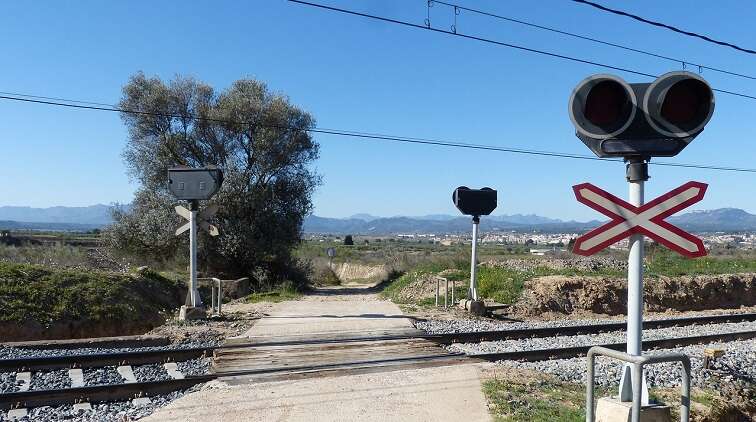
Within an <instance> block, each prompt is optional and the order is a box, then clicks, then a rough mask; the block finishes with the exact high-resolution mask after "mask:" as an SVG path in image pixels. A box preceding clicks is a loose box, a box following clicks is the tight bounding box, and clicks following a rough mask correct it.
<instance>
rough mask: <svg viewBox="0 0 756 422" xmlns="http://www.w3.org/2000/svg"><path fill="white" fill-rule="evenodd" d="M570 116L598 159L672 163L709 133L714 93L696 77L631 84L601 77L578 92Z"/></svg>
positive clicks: (580, 86) (681, 75)
mask: <svg viewBox="0 0 756 422" xmlns="http://www.w3.org/2000/svg"><path fill="white" fill-rule="evenodd" d="M568 112H569V116H570V119H571V120H572V123H573V125H575V129H576V134H577V137H578V138H580V140H581V141H582V142H583V143H584V144H585V145H586V146H587V147H588V148H590V149H591V151H593V152H594V153H595V154H596V155H597V156H599V157H624V158H629V157H640V158H643V159H646V160H647V159H650V158H651V157H672V156H675V155H677V154H678V153H679V152H680V151H682V150H683V148H685V147H686V146H688V144H689V143H690V142H691V141H693V139H694V138H695V137H696V136H698V135H699V134H700V133H701V132H702V131H703V130H704V126H706V123H708V122H709V120H710V119H711V116H712V113H714V93H713V91H712V89H711V87H710V86H709V84H708V83H707V82H706V81H705V80H704V79H703V78H702V77H700V76H699V75H697V74H695V73H691V72H682V71H679V72H670V73H666V74H664V75H662V76H660V77H659V78H657V79H656V80H655V81H653V82H651V83H632V84H629V83H627V82H625V81H624V80H623V79H622V78H620V77H618V76H615V75H607V74H598V75H592V76H589V77H588V78H586V79H584V80H583V81H581V82H580V83H579V84H578V85H577V87H575V89H574V90H573V91H572V95H571V96H570V101H569V107H568Z"/></svg>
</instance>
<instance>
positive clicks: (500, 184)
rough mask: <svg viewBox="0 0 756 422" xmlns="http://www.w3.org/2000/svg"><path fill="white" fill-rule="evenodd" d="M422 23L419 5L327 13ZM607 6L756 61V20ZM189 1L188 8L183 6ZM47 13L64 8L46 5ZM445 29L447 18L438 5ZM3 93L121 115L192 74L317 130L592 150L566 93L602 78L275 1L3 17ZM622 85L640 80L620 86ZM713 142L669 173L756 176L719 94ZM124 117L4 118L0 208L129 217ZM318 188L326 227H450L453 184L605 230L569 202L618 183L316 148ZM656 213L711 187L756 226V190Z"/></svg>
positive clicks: (28, 10) (548, 165) (643, 42)
mask: <svg viewBox="0 0 756 422" xmlns="http://www.w3.org/2000/svg"><path fill="white" fill-rule="evenodd" d="M321 1H322V3H324V4H331V5H337V6H341V7H347V8H351V9H355V10H359V11H363V12H368V13H373V14H380V15H383V16H390V17H394V18H397V19H403V20H409V21H412V22H416V23H420V24H422V22H423V20H424V18H425V13H426V7H425V1H424V0H361V1H356V0H354V1H347V0H321ZM459 1H460V4H462V5H464V6H468V7H473V8H479V9H484V10H490V11H492V12H495V13H498V14H502V15H506V16H511V17H514V18H519V19H523V20H528V21H531V22H534V23H538V24H542V25H548V26H554V27H557V28H560V29H563V30H567V31H573V32H578V33H582V34H586V35H589V36H593V37H597V38H601V39H605V40H608V41H613V42H617V43H623V44H628V45H631V46H634V47H637V48H641V49H647V50H652V51H656V52H660V53H664V54H668V55H672V56H679V57H682V58H685V59H687V60H689V61H694V62H696V61H697V62H701V63H703V64H707V65H711V66H715V67H721V68H726V69H733V70H736V71H738V72H741V73H747V74H752V75H756V56H753V55H748V54H744V53H739V52H736V51H734V50H730V49H727V48H724V47H717V46H714V45H711V44H708V43H705V42H703V41H700V40H695V39H691V38H688V37H684V36H682V35H678V34H674V33H671V32H668V31H664V30H661V29H657V28H653V27H650V26H647V25H643V24H640V23H638V22H634V21H630V20H628V19H626V18H621V17H618V16H612V15H608V14H605V13H601V12H598V11H596V10H594V9H592V8H589V7H587V6H582V5H579V4H576V3H573V2H571V1H568V0H548V1H541V2H533V1H526V0H512V1H506V2H501V1H482V0H481V1H472V0H468V1H464V0H459ZM603 3H604V4H606V5H609V6H614V7H617V8H621V9H627V10H629V11H632V12H635V13H638V14H640V15H643V16H647V17H649V18H653V19H657V20H661V21H664V22H668V23H670V24H674V25H677V26H680V27H683V28H689V29H694V30H697V31H699V32H704V33H707V34H709V35H711V36H713V37H715V38H721V39H724V40H728V41H731V42H734V43H736V44H742V45H744V46H745V47H750V48H754V47H756V41H754V37H753V27H752V25H751V22H752V21H753V18H754V16H756V3H751V2H736V1H718V2H697V3H696V7H695V8H694V7H690V6H689V5H690V3H689V2H686V1H682V0H674V1H673V0H670V1H665V2H658V1H648V0H642V1H635V2H632V3H629V2H620V1H609V0H604V1H603ZM187 4H188V6H187ZM53 5H55V6H56V7H53ZM431 13H432V15H431V21H432V23H433V25H434V26H438V27H443V28H447V27H448V26H449V25H451V23H452V16H453V15H452V12H451V10H450V9H448V8H444V7H442V6H440V5H436V6H435V7H434V8H433V9H432V10H431ZM0 14H2V16H4V17H5V19H3V25H2V26H0V39H2V40H3V41H4V42H3V43H2V44H0V55H1V56H2V57H3V58H4V60H3V64H2V66H0V91H9V92H21V93H27V94H36V95H46V96H54V97H63V98H73V99H80V100H89V101H98V102H105V103H114V102H116V101H117V100H118V99H119V98H120V94H121V91H120V90H121V86H122V85H123V84H124V83H125V82H126V81H127V79H128V77H129V76H130V75H132V74H133V73H134V72H137V71H139V70H142V71H144V72H145V73H146V74H148V75H158V76H160V77H161V78H164V79H170V78H171V77H173V76H174V75H175V74H184V75H192V76H195V77H197V78H198V79H201V80H203V81H206V82H207V83H209V84H211V85H213V86H215V87H216V88H221V89H222V88H224V87H227V86H228V85H230V84H231V83H232V82H233V81H234V80H235V79H238V78H241V77H248V76H251V77H255V78H258V79H260V80H263V81H266V82H267V83H268V84H269V86H270V88H271V89H273V90H276V91H281V92H284V93H286V94H288V95H289V96H290V99H291V101H292V102H294V103H296V104H298V105H300V106H301V107H303V108H304V109H306V110H308V111H310V112H311V113H312V114H313V115H314V116H315V117H316V119H317V121H318V125H319V126H321V127H326V128H338V129H350V130H358V131H365V132H379V133H389V134H397V135H407V136H417V137H429V138H441V139H447V140H458V141H462V142H470V143H479V144H492V145H498V146H508V147H522V148H532V149H540V150H551V151H561V152H569V153H577V154H590V152H589V151H588V150H587V149H586V148H585V147H584V146H583V145H582V143H580V142H579V141H578V140H577V138H575V136H574V130H573V127H572V125H571V124H570V121H569V118H568V117H567V112H566V108H567V107H566V104H567V99H568V96H569V94H570V92H571V90H572V88H573V87H574V86H575V84H576V83H577V82H579V81H580V80H581V79H583V78H584V77H585V76H587V75H589V74H592V73H600V72H604V71H605V70H602V69H600V68H596V67H593V66H589V65H584V64H577V63H571V62H565V61H561V60H556V59H552V58H548V57H542V56H538V55H533V54H530V53H525V52H520V51H516V50H511V49H506V48H500V47H494V46H490V45H486V44H483V43H479V42H475V41H469V40H464V39H459V38H454V37H449V36H446V35H438V34H434V33H431V32H429V31H424V30H418V29H411V28H403V27H399V26H396V25H392V24H388V23H379V22H374V21H370V20H366V19H362V18H357V17H352V16H344V15H339V14H334V13H330V12H325V11H321V10H315V9H312V8H308V7H304V6H301V5H297V4H292V3H288V2H286V1H283V0H256V1H250V2H231V1H215V2H210V1H193V2H190V3H187V2H180V1H161V2H148V1H130V2H125V1H123V2H100V1H76V2H65V3H63V2H61V3H58V2H55V3H53V2H3V3H2V4H0ZM457 19H458V22H457V28H458V30H459V31H460V32H463V33H466V34H473V35H477V36H482V37H488V38H493V39H497V40H501V41H506V42H511V43H514V44H521V45H526V46H528V47H533V48H540V49H545V50H550V51H557V52H560V53H562V54H566V55H575V56H580V57H583V58H586V59H590V60H596V61H601V62H606V63H610V64H614V65H618V66H624V67H628V68H633V69H638V70H641V71H643V72H647V73H653V74H661V73H663V72H665V71H670V70H679V69H680V68H681V65H680V64H676V63H671V62H666V61H662V60H658V59H652V58H649V57H646V56H642V55H638V54H632V53H628V52H624V51H621V50H616V49H613V48H609V47H601V46H597V45H595V44H591V43H588V42H584V41H579V40H573V39H569V38H565V37H562V36H558V35H556V34H551V33H548V32H542V31H538V30H535V29H530V28H526V27H523V26H519V25H516V24H512V23H506V22H501V21H497V20H493V19H490V18H482V17H478V16H473V15H471V14H469V13H465V12H463V13H462V14H461V15H460V16H458V17H457ZM615 73H617V74H619V75H621V76H622V77H624V78H625V79H626V80H628V81H630V82H642V81H645V80H644V79H643V78H640V77H635V76H632V75H626V74H622V73H620V72H615ZM704 76H705V77H706V78H707V79H708V80H709V82H710V83H711V84H712V85H713V86H715V87H718V88H722V89H731V90H737V91H742V92H745V93H749V94H752V95H756V81H749V80H745V79H739V78H733V77H725V76H721V75H718V74H715V73H712V72H704ZM716 107H717V108H716V111H715V114H714V117H713V119H712V121H711V122H710V123H709V125H708V126H707V129H706V130H705V131H704V133H703V134H702V135H700V136H699V137H698V138H697V139H696V140H695V141H694V142H693V143H692V144H691V145H690V146H689V147H688V148H687V149H686V150H685V151H683V152H682V153H681V154H680V155H679V156H678V157H676V158H674V159H671V160H670V161H677V162H686V163H701V164H719V165H728V166H736V167H738V166H739V167H756V163H755V162H756V160H754V158H756V149H755V148H754V140H755V139H756V137H755V136H754V135H756V126H755V125H754V121H755V118H756V101H754V100H746V99H741V98H735V97H730V96H725V95H718V96H717V106H716ZM126 137H127V133H126V130H125V128H124V127H123V125H122V123H121V121H120V118H119V116H118V115H117V114H115V113H108V112H93V111H79V110H68V109H61V108H56V107H50V106H41V105H30V104H21V103H16V102H9V101H0V146H2V153H3V154H2V156H3V167H2V170H0V174H1V175H2V176H3V179H5V183H3V184H1V185H0V205H29V206H35V207H43V206H53V205H69V206H81V205H90V204H94V203H111V202H128V201H130V199H131V196H132V193H133V191H134V189H135V187H136V186H135V185H134V184H132V183H130V181H129V179H128V177H127V176H126V174H125V167H124V164H123V162H122V159H121V152H122V150H123V147H124V144H125V141H126ZM317 139H318V141H319V142H320V144H321V158H320V159H319V160H318V162H317V163H316V167H317V169H318V171H319V172H320V173H321V174H322V175H323V179H324V184H323V186H321V187H320V188H319V190H318V192H317V194H316V195H315V198H314V201H315V207H316V208H315V213H316V214H318V215H323V216H335V217H341V216H348V215H351V214H355V213H358V212H367V213H371V214H375V215H383V216H390V215H423V214H432V213H448V214H454V213H456V210H455V209H454V207H453V205H452V204H451V201H450V194H451V191H452V190H453V189H454V188H455V187H456V186H459V185H467V186H470V187H479V186H483V185H487V186H491V187H494V188H496V189H498V190H499V207H498V209H497V211H496V212H495V213H497V214H514V213H536V214H540V215H544V216H549V217H558V218H563V219H579V220H587V219H591V218H595V217H598V216H597V215H596V214H595V213H594V212H593V211H591V210H589V209H587V208H586V207H584V206H582V205H580V204H578V203H577V202H576V201H575V199H574V196H573V194H572V190H571V188H570V187H571V186H572V185H573V184H576V183H580V182H585V181H589V182H592V183H594V184H597V185H598V186H600V187H602V188H604V189H606V190H609V191H611V192H613V193H615V194H617V195H619V196H622V197H624V196H626V191H627V187H626V183H625V181H624V167H623V166H622V165H621V164H619V163H602V162H585V161H574V160H564V159H554V158H540V157H532V156H523V155H513V154H506V153H496V152H485V151H470V150H459V149H453V148H440V147H428V146H419V145H406V144H395V143H384V142H370V141H365V140H360V139H350V138H340V137H335V136H329V135H317ZM651 177H652V179H651V180H650V181H649V183H648V185H647V186H648V187H647V198H651V197H654V196H656V195H658V194H661V193H663V192H665V191H666V190H669V189H671V188H674V187H676V186H678V185H680V184H682V183H684V182H686V181H688V180H699V181H703V182H708V183H709V184H710V187H709V191H708V192H707V197H706V199H704V201H703V202H702V203H700V204H699V205H698V208H703V209H712V208H719V207H725V206H735V207H739V208H743V209H746V210H748V211H750V212H756V195H754V186H756V184H755V183H754V182H756V174H753V173H751V174H748V173H725V172H714V171H704V170H691V169H676V168H661V167H652V168H651Z"/></svg>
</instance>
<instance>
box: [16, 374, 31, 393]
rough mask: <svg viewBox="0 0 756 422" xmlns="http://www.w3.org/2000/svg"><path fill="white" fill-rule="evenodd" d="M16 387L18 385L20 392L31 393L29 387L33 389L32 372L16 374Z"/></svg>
mask: <svg viewBox="0 0 756 422" xmlns="http://www.w3.org/2000/svg"><path fill="white" fill-rule="evenodd" d="M16 385H18V391H29V387H31V372H18V373H16Z"/></svg>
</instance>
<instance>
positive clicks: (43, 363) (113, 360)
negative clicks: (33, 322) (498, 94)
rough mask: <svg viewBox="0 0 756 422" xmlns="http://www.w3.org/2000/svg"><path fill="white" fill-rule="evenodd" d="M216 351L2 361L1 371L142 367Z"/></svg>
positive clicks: (196, 349) (180, 350) (179, 350)
mask: <svg viewBox="0 0 756 422" xmlns="http://www.w3.org/2000/svg"><path fill="white" fill-rule="evenodd" d="M213 350H215V347H187V348H174V349H158V350H140V351H131V352H113V353H97V354H79V355H56V356H40V357H28V358H19V359H0V371H3V370H5V371H7V370H26V371H33V370H39V369H60V368H95V367H101V366H113V365H143V364H150V363H161V362H176V361H182V360H189V359H196V358H201V357H206V356H211V355H212V354H213Z"/></svg>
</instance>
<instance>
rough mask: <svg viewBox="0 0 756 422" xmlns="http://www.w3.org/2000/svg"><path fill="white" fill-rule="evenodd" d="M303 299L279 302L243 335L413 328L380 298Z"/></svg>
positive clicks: (256, 335)
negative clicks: (351, 299)
mask: <svg viewBox="0 0 756 422" xmlns="http://www.w3.org/2000/svg"><path fill="white" fill-rule="evenodd" d="M329 299H330V298H325V299H323V300H314V299H313V300H302V301H296V302H281V303H279V304H277V305H276V306H274V307H273V309H272V310H271V312H270V313H269V316H266V317H265V318H263V319H261V320H260V321H258V322H257V324H255V325H254V326H253V327H252V328H251V329H250V330H249V331H247V332H246V333H245V334H244V336H246V337H276V336H281V337H287V336H292V335H300V334H316V333H332V332H344V331H352V332H354V331H362V332H365V333H369V332H371V331H377V330H391V329H401V328H412V320H411V319H409V318H407V317H406V316H405V315H403V314H402V311H401V310H399V307H397V306H396V305H395V304H393V303H391V302H387V301H379V300H370V301H368V300H363V301H350V300H329Z"/></svg>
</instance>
